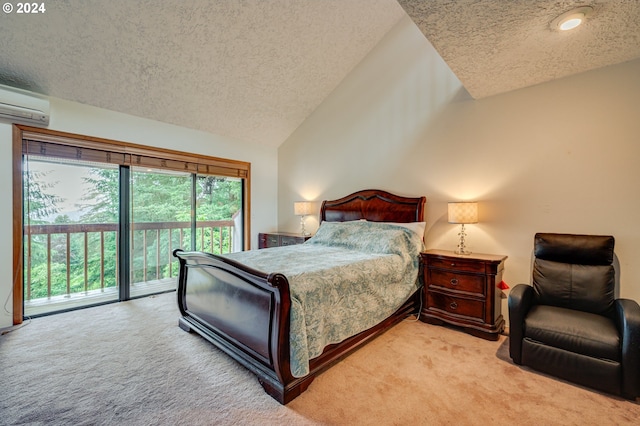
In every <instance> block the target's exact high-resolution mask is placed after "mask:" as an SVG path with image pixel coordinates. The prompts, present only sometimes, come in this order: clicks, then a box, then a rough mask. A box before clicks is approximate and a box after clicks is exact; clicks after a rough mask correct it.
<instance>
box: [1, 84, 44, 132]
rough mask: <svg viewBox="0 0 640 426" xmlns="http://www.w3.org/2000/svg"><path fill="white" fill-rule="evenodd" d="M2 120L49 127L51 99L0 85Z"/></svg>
mask: <svg viewBox="0 0 640 426" xmlns="http://www.w3.org/2000/svg"><path fill="white" fill-rule="evenodd" d="M0 120H2V121H8V122H10V123H23V124H30V125H34V126H48V125H49V99H48V98H47V97H46V96H42V95H39V94H37V93H32V92H29V91H26V90H22V89H16V88H14V87H9V86H4V85H2V84H0Z"/></svg>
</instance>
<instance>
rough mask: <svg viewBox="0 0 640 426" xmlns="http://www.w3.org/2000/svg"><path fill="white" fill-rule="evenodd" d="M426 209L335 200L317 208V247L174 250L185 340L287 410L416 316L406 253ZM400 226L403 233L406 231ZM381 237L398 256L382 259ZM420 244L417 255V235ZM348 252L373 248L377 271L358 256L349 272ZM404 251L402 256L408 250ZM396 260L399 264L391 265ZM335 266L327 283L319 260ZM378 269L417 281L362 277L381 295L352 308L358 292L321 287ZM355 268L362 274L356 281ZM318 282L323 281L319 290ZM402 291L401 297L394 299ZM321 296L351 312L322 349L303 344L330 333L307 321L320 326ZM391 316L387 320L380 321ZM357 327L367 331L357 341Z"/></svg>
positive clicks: (378, 200) (389, 200)
mask: <svg viewBox="0 0 640 426" xmlns="http://www.w3.org/2000/svg"><path fill="white" fill-rule="evenodd" d="M425 201H426V200H425V197H417V198H410V197H403V196H398V195H394V194H391V193H389V192H386V191H380V190H364V191H358V192H356V193H353V194H350V195H348V196H346V197H343V198H340V199H337V200H330V201H323V203H322V206H321V209H320V223H321V225H320V228H319V229H318V232H317V233H316V235H315V236H314V237H312V238H311V239H309V240H308V241H307V242H306V243H305V244H302V245H298V246H288V247H277V248H269V249H262V250H250V251H247V252H241V253H238V254H230V255H223V256H216V255H213V254H209V253H203V252H185V251H182V250H176V251H175V252H174V255H175V256H176V257H177V258H178V259H179V261H180V274H179V278H178V291H177V298H178V307H179V309H180V313H181V318H180V319H179V326H180V327H181V328H182V329H183V330H186V331H190V332H191V331H193V332H196V333H198V334H199V335H201V336H202V337H204V338H205V339H206V340H208V341H209V342H211V343H212V344H213V345H215V346H216V347H218V348H219V349H221V350H222V351H224V352H225V353H227V354H228V355H229V356H231V357H232V358H233V359H235V360H236V361H237V362H239V363H240V364H242V365H243V366H244V367H246V368H247V369H249V370H250V371H251V372H253V373H254V374H255V375H256V376H257V378H258V381H259V382H260V384H261V385H262V387H263V388H264V390H265V391H266V392H267V393H268V394H269V395H271V396H272V397H273V398H274V399H276V400H277V401H278V402H280V403H281V404H287V403H288V402H290V401H291V400H293V399H294V398H296V397H297V396H299V395H300V394H301V393H302V392H304V391H305V390H306V389H307V387H308V386H309V385H310V384H311V382H312V381H313V380H314V378H315V377H316V376H317V375H318V374H320V373H321V372H322V371H324V370H325V369H327V368H328V367H330V366H331V365H332V364H334V363H335V362H337V361H339V360H340V359H342V358H343V357H345V356H346V355H348V354H349V353H351V352H352V351H354V350H355V349H357V348H358V347H360V346H362V345H364V344H365V343H367V342H368V341H370V340H372V339H373V338H375V337H377V336H379V335H380V334H382V333H384V332H385V331H386V330H388V329H389V328H391V327H392V326H394V325H395V324H397V323H398V322H400V321H402V320H403V319H405V318H406V317H407V316H408V315H410V314H413V313H416V312H417V311H418V309H419V308H418V307H419V301H420V297H419V286H420V285H419V280H418V279H417V271H415V270H411V271H410V268H417V267H418V264H419V262H418V255H417V253H414V252H413V251H414V250H416V249H415V244H416V242H415V235H416V233H414V232H412V231H410V230H409V229H410V228H412V226H411V225H414V224H415V223H416V222H417V223H420V222H423V220H424V204H425ZM400 224H407V225H406V227H405V226H403V225H400ZM367 232H375V235H376V238H371V239H369V240H367V242H365V243H360V240H361V238H363V237H362V235H363V234H366V233H367ZM359 235H360V237H359ZM384 235H388V236H389V237H390V239H392V240H393V241H394V245H395V244H396V243H397V244H398V245H399V246H401V248H393V249H391V251H392V254H391V255H389V254H388V253H386V250H387V249H386V247H387V246H394V245H392V244H389V243H385V242H384V241H386V240H383V236H384ZM418 238H419V244H420V249H421V247H422V235H420V236H419V237H418ZM354 244H355V245H356V246H358V247H360V246H362V247H364V246H366V250H367V251H368V250H369V249H370V247H371V245H373V246H374V248H373V249H371V256H372V257H374V259H373V262H374V263H366V262H369V261H368V260H367V259H360V258H359V256H365V257H366V256H368V254H366V255H363V254H362V253H354V254H353V255H354V256H355V260H354V261H353V262H354V263H345V262H349V260H348V259H347V257H348V256H350V254H344V255H343V254H342V252H340V250H351V249H352V247H351V245H354ZM385 244H386V245H385ZM404 245H406V246H407V247H406V249H405V247H404ZM314 246H316V247H314ZM343 246H344V247H343ZM362 247H360V248H362ZM394 247H395V246H394ZM315 250H318V252H316V251H315ZM356 251H360V250H359V249H358V250H356ZM383 252H384V253H383ZM396 252H397V253H400V254H399V255H397V254H396ZM418 252H419V249H418ZM296 256H299V257H296ZM300 256H301V257H300ZM305 256H306V257H305ZM314 257H315V259H314ZM332 257H333V258H335V259H337V261H338V263H339V265H337V266H336V267H337V268H342V269H338V270H335V271H333V272H332V273H328V272H327V271H325V270H323V269H322V268H324V265H323V262H329V260H325V258H327V259H328V258H332ZM278 258H280V262H279V263H278ZM292 259H294V260H292ZM296 259H297V260H296ZM399 259H400V260H399ZM407 259H408V260H407ZM316 261H318V262H316ZM361 261H362V262H363V263H360V262H361ZM401 261H402V262H404V263H402V266H400V264H399V263H397V262H401ZM274 262H275V263H274ZM385 262H396V263H394V265H398V266H399V268H405V270H404V272H403V274H404V273H408V274H414V275H403V276H402V278H397V277H400V275H388V276H386V277H384V276H383V277H382V278H380V277H378V278H374V277H376V276H377V275H375V274H374V273H373V272H372V273H371V274H370V275H367V280H362V276H360V277H359V279H361V281H369V283H361V284H359V285H372V286H376V288H378V289H379V290H378V291H379V293H380V294H376V295H373V296H371V295H368V296H367V297H366V298H364V299H353V298H351V297H357V294H359V293H358V291H355V290H354V291H353V292H352V293H354V295H347V294H346V293H349V291H346V292H344V290H340V289H339V287H340V286H342V285H343V284H344V285H348V286H351V285H352V284H348V283H347V284H345V283H341V282H336V283H331V284H329V281H328V280H329V277H330V276H332V275H333V276H340V277H342V281H347V279H348V278H347V276H349V275H362V274H369V271H370V270H373V269H372V268H374V266H372V265H374V264H375V263H380V264H381V265H383V266H382V268H383V269H384V270H387V269H389V266H388V265H387V264H385ZM307 263H309V267H308V268H307V267H306V266H305V268H306V269H305V268H302V269H301V265H307ZM316 263H318V264H319V266H317V267H315V269H317V270H316V271H315V272H314V271H312V269H314V267H313V266H311V264H316ZM356 264H357V265H356ZM409 264H412V265H413V266H409ZM265 265H269V266H265ZM273 265H277V266H273ZM385 265H386V266H385ZM360 267H362V271H363V272H355V271H357V270H359V269H357V268H360ZM277 268H280V269H277ZM368 268H369V269H368ZM394 268H395V266H394ZM283 270H284V271H285V272H282V271H283ZM263 271H264V272H263ZM287 271H288V272H287ZM350 271H354V273H353V274H352V273H350ZM314 273H315V275H313V274H314ZM319 276H322V279H321V280H320V281H319V278H318V277H319ZM325 277H326V278H325ZM368 277H371V278H370V279H369V278H368ZM411 280H413V282H411V283H409V285H407V284H406V283H400V281H411ZM381 281H384V282H381ZM387 281H393V282H387ZM312 282H316V283H318V282H320V285H316V287H317V288H316V289H314V290H313V291H311V290H310V291H311V292H310V293H304V291H306V290H301V289H307V288H311V287H312V286H311V285H310V283H312ZM334 286H335V287H334ZM399 286H403V287H402V288H401V289H400V287H399ZM318 288H319V289H321V290H320V291H324V292H326V293H327V294H329V293H330V294H329V296H328V297H330V298H331V297H333V299H334V300H335V299H340V300H341V301H342V300H343V299H345V300H347V302H345V303H346V305H347V306H346V307H345V309H347V310H348V309H355V311H353V310H352V311H351V312H352V314H346V316H348V317H349V318H348V320H345V321H341V320H340V319H339V318H338V319H337V320H336V319H335V318H334V320H333V322H334V323H335V324H333V326H335V327H342V326H343V325H344V324H342V323H345V324H348V325H347V326H346V330H339V331H336V333H334V334H331V333H329V334H330V337H329V338H325V337H323V338H321V339H319V340H323V339H324V340H326V341H322V342H320V343H317V342H316V340H315V338H313V339H312V338H311V337H310V336H312V333H313V330H312V329H315V328H322V329H323V330H324V329H325V328H326V329H327V330H329V329H330V327H331V326H332V325H331V324H330V323H331V320H329V319H327V320H326V321H327V324H329V325H322V326H320V327H318V326H317V325H318V322H319V321H320V322H322V321H325V319H323V318H320V319H317V318H313V315H316V316H317V317H321V314H320V313H319V312H320V310H319V309H318V308H316V307H315V306H314V305H313V303H312V302H313V301H315V300H316V299H318V298H319V297H318V296H317V294H318V293H317V291H319V290H317V289H318ZM325 288H330V289H331V290H325ZM345 288H348V289H351V288H354V289H355V288H356V287H345ZM367 291H368V290H367ZM340 292H344V293H340ZM403 292H404V293H403ZM387 293H390V294H391V293H392V294H393V295H389V294H387ZM336 294H337V297H336ZM331 295H333V296H331ZM323 297H324V296H323ZM350 298H351V299H350ZM379 298H383V299H389V300H391V299H393V300H394V301H393V302H392V304H387V305H381V308H380V309H378V308H371V306H373V305H372V304H371V300H372V299H379ZM398 301H399V303H398ZM341 303H342V302H341ZM393 303H395V305H394V304H393ZM391 306H393V310H392V311H389V312H387V311H386V310H389V309H390V308H391ZM305 309H306V311H307V312H305ZM367 310H369V311H370V312H367ZM337 311H338V309H333V308H329V310H328V312H330V313H333V312H337ZM325 315H328V316H331V314H325ZM381 315H382V317H380V316H381ZM307 316H309V317H310V318H311V319H307V322H305V321H304V318H307ZM376 316H377V318H376ZM355 317H358V318H359V317H363V318H362V319H363V321H364V322H363V323H362V324H360V323H358V324H357V325H353V326H352V325H349V324H350V323H351V322H352V321H351V320H352V319H354V318H355ZM300 318H303V319H300ZM292 319H293V320H292ZM367 321H368V322H369V323H367ZM354 322H355V320H354ZM301 324H303V325H301ZM323 324H324V323H323ZM358 327H360V328H362V327H366V328H365V329H363V330H362V331H359V328H358ZM301 330H302V331H301ZM305 330H311V331H309V336H306V335H305ZM353 330H356V331H357V332H355V333H354V334H349V335H347V336H346V337H345V336H344V335H340V333H349V332H353ZM301 336H304V338H301ZM301 341H302V342H303V344H306V343H305V342H311V343H309V348H310V347H313V351H312V350H309V352H308V353H306V352H305V353H304V354H303V355H300V353H301V352H304V351H303V350H301V349H300V348H299V346H300V342H301ZM304 349H305V350H307V349H308V348H307V347H305V348H304ZM305 356H306V358H305ZM299 358H300V359H299Z"/></svg>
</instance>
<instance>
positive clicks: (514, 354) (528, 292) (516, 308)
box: [508, 284, 534, 364]
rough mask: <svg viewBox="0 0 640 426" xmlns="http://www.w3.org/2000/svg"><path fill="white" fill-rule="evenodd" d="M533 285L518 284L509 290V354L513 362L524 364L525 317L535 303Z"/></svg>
mask: <svg viewBox="0 0 640 426" xmlns="http://www.w3.org/2000/svg"><path fill="white" fill-rule="evenodd" d="M533 294H534V291H533V287H531V286H530V285H527V284H518V285H516V286H514V287H513V289H511V291H510V292H509V300H508V305H509V355H510V356H511V359H513V362H515V363H516V364H522V339H523V338H524V319H525V317H526V316H527V312H529V309H530V308H531V304H532V303H533Z"/></svg>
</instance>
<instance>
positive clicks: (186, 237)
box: [24, 215, 241, 300]
mask: <svg viewBox="0 0 640 426" xmlns="http://www.w3.org/2000/svg"><path fill="white" fill-rule="evenodd" d="M238 217H239V215H237V216H234V218H233V219H230V220H217V221H199V222H197V224H196V235H195V241H196V250H201V251H209V252H211V253H216V254H222V253H228V252H231V251H237V250H239V249H240V248H239V247H241V241H240V240H241V238H240V237H239V236H237V235H234V231H237V230H238V229H239V224H236V222H237V221H238ZM75 235H80V236H81V237H80V238H81V243H79V244H78V242H77V239H76V240H74V241H75V244H72V238H78V237H74V236H75ZM214 237H215V238H214ZM24 238H25V274H24V277H25V278H24V280H25V283H24V286H25V293H24V297H25V300H31V299H32V286H33V284H34V283H33V281H32V268H34V267H35V266H40V267H41V268H42V267H43V266H44V265H43V264H44V263H45V262H46V287H47V291H46V296H43V295H42V294H39V295H37V296H36V298H42V297H48V298H50V297H52V296H59V295H64V294H66V295H69V294H71V293H72V278H73V280H76V281H77V279H78V278H79V277H78V276H77V275H74V273H73V272H72V269H73V268H72V262H74V264H75V265H82V281H83V284H84V285H83V290H81V291H88V290H90V289H98V288H99V289H104V288H105V287H106V286H112V285H109V284H108V283H107V281H109V282H112V283H114V284H115V285H116V286H117V279H116V277H117V276H118V271H119V268H120V265H119V261H118V257H119V256H118V247H119V244H118V240H119V238H120V235H119V229H118V224H117V223H101V224H47V225H29V226H26V227H25V236H24ZM236 240H237V241H236ZM190 246H191V224H190V222H158V223H155V222H144V223H133V224H132V225H131V244H130V250H131V253H132V254H133V255H132V256H131V257H130V264H131V277H130V282H131V283H135V282H146V281H148V279H149V275H150V274H152V276H153V279H154V280H159V279H165V278H173V277H175V276H176V275H177V273H178V270H177V269H178V268H177V261H176V260H175V259H174V258H173V255H172V253H173V250H174V249H176V248H185V249H187V250H188V249H190ZM36 250H37V251H38V256H34V252H35V251H36ZM36 257H37V259H38V260H36ZM96 257H97V258H98V259H99V268H100V269H99V278H98V279H95V278H94V280H95V281H99V282H100V285H99V286H98V285H97V283H95V282H91V283H90V282H89V281H90V277H89V266H90V262H92V261H95V258H96ZM110 257H111V259H110V265H114V264H115V271H113V270H111V271H108V272H106V271H105V261H106V260H107V259H108V258H110ZM54 258H55V259H56V260H57V262H58V263H60V259H62V260H63V263H64V264H65V269H66V291H65V292H62V293H61V292H60V291H57V292H56V291H52V279H53V275H54V274H53V272H52V260H53V259H54ZM90 258H91V259H90ZM94 266H95V265H94ZM106 273H109V274H112V275H113V276H112V277H110V279H109V280H106V279H105V278H106V276H105V274H106ZM40 275H42V274H40ZM58 276H59V275H58ZM36 284H38V285H40V286H42V284H43V283H42V282H39V283H36ZM76 292H77V289H76ZM39 293H42V290H40V291H39Z"/></svg>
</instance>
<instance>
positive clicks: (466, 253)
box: [453, 250, 472, 256]
mask: <svg viewBox="0 0 640 426" xmlns="http://www.w3.org/2000/svg"><path fill="white" fill-rule="evenodd" d="M453 252H454V253H455V254H458V255H460V256H468V255H470V254H471V253H472V252H470V251H468V250H464V251H461V250H454V251H453Z"/></svg>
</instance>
